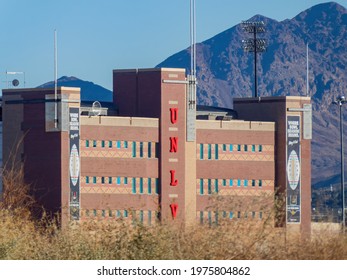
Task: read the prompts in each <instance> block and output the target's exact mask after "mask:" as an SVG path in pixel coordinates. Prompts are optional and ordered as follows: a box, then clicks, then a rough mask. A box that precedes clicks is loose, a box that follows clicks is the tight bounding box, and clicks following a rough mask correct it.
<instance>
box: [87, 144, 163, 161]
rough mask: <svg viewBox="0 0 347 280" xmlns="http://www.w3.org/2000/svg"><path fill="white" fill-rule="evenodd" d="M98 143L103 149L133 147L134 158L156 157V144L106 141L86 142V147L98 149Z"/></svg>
mask: <svg viewBox="0 0 347 280" xmlns="http://www.w3.org/2000/svg"><path fill="white" fill-rule="evenodd" d="M98 142H100V143H99V145H100V147H101V148H113V147H116V148H117V149H128V148H129V147H130V146H131V155H132V157H140V158H143V157H144V156H145V153H146V157H148V158H152V157H155V155H154V151H153V148H154V150H155V149H156V143H155V142H135V141H132V142H128V141H121V140H118V141H111V140H109V141H106V140H101V141H97V140H85V146H86V148H90V147H93V148H97V147H98Z"/></svg>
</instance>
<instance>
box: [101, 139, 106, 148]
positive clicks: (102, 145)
mask: <svg viewBox="0 0 347 280" xmlns="http://www.w3.org/2000/svg"><path fill="white" fill-rule="evenodd" d="M101 148H105V140H101Z"/></svg>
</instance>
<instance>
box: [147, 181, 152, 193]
mask: <svg viewBox="0 0 347 280" xmlns="http://www.w3.org/2000/svg"><path fill="white" fill-rule="evenodd" d="M147 183H148V194H152V179H151V178H148V181H147Z"/></svg>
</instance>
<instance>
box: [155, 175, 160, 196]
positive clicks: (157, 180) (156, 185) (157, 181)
mask: <svg viewBox="0 0 347 280" xmlns="http://www.w3.org/2000/svg"><path fill="white" fill-rule="evenodd" d="M155 193H156V194H158V193H159V179H158V178H155Z"/></svg>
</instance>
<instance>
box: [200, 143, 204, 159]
mask: <svg viewBox="0 0 347 280" xmlns="http://www.w3.org/2000/svg"><path fill="white" fill-rule="evenodd" d="M200 159H204V144H200Z"/></svg>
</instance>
